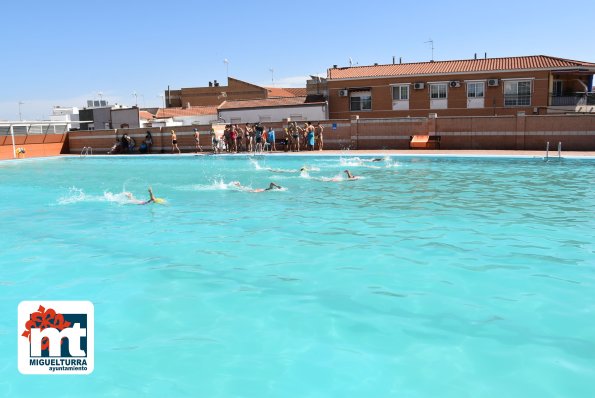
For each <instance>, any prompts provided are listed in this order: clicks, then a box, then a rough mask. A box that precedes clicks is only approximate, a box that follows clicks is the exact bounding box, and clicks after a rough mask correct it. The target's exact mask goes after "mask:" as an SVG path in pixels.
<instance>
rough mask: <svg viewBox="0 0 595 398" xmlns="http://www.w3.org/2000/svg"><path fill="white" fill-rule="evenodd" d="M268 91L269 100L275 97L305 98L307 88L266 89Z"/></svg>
mask: <svg viewBox="0 0 595 398" xmlns="http://www.w3.org/2000/svg"><path fill="white" fill-rule="evenodd" d="M265 88H266V89H267V91H268V96H269V98H275V97H303V96H305V95H306V89H305V88H281V87H265Z"/></svg>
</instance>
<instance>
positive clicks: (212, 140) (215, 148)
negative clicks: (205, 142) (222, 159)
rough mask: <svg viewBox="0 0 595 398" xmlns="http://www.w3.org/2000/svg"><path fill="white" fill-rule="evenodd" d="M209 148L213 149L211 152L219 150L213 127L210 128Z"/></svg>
mask: <svg viewBox="0 0 595 398" xmlns="http://www.w3.org/2000/svg"><path fill="white" fill-rule="evenodd" d="M211 149H213V153H217V152H219V140H218V139H217V134H215V130H214V129H211Z"/></svg>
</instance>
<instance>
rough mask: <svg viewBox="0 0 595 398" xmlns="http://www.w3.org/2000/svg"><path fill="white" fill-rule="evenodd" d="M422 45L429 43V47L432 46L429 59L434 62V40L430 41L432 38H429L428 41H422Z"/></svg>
mask: <svg viewBox="0 0 595 398" xmlns="http://www.w3.org/2000/svg"><path fill="white" fill-rule="evenodd" d="M424 43H430V46H432V59H431V61H434V40H432V38H430V40H428V41H424Z"/></svg>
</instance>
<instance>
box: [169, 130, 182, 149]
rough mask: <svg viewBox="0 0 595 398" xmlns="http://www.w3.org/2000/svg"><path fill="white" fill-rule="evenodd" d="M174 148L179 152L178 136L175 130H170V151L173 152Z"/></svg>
mask: <svg viewBox="0 0 595 398" xmlns="http://www.w3.org/2000/svg"><path fill="white" fill-rule="evenodd" d="M174 149H177V150H178V153H181V151H180V148H178V136H177V135H176V132H175V130H172V131H171V153H174Z"/></svg>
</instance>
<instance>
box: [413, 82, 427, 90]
mask: <svg viewBox="0 0 595 398" xmlns="http://www.w3.org/2000/svg"><path fill="white" fill-rule="evenodd" d="M424 86H425V84H423V83H413V89H414V90H423V88H424Z"/></svg>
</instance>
